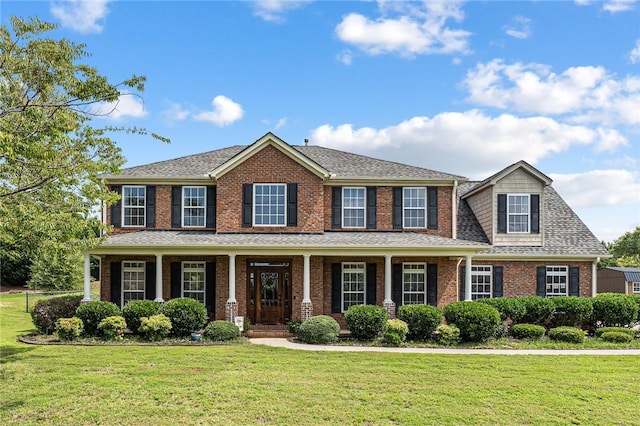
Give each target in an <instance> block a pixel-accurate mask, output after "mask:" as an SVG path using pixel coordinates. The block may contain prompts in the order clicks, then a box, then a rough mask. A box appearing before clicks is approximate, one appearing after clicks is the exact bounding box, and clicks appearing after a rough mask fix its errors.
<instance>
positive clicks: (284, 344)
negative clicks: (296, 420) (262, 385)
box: [249, 338, 640, 355]
mask: <svg viewBox="0 0 640 426" xmlns="http://www.w3.org/2000/svg"><path fill="white" fill-rule="evenodd" d="M249 340H250V341H251V343H252V344H254V345H264V346H271V347H274V348H286V349H296V350H301V351H328V352H393V353H406V354H457V355H640V349H457V348H455V349H454V348H387V347H379V346H338V345H336V346H334V345H308V344H306V343H297V342H292V341H290V340H288V339H286V338H259V339H249Z"/></svg>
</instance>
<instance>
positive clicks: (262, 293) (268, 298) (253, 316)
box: [247, 262, 291, 324]
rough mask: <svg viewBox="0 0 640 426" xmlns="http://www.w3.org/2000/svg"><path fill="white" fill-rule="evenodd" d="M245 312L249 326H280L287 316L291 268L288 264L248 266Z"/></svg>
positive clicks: (289, 306) (267, 263)
mask: <svg viewBox="0 0 640 426" xmlns="http://www.w3.org/2000/svg"><path fill="white" fill-rule="evenodd" d="M247 278H248V279H247V287H248V288H247V293H248V296H249V297H247V305H248V306H247V312H248V313H249V319H250V320H251V322H252V323H253V324H284V323H285V322H286V320H288V319H290V316H291V268H290V264H289V263H288V262H278V263H270V262H250V263H249V268H248V277H247Z"/></svg>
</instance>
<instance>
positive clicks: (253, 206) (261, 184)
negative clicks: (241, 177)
mask: <svg viewBox="0 0 640 426" xmlns="http://www.w3.org/2000/svg"><path fill="white" fill-rule="evenodd" d="M258 186H281V187H283V188H284V223H283V224H282V225H279V224H277V223H276V224H266V225H265V224H256V188H257V187H258ZM251 207H252V214H251V216H252V217H251V221H252V223H251V224H252V226H254V227H258V228H262V227H265V228H282V227H285V226H287V184H286V183H254V184H253V199H252V206H251Z"/></svg>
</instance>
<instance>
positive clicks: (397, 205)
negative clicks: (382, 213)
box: [392, 186, 402, 229]
mask: <svg viewBox="0 0 640 426" xmlns="http://www.w3.org/2000/svg"><path fill="white" fill-rule="evenodd" d="M392 195H393V200H392V202H393V219H392V220H393V229H402V188H401V187H398V186H396V187H393V194H392Z"/></svg>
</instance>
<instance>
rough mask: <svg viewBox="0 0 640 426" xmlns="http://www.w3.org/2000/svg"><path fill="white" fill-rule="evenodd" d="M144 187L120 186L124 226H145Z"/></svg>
mask: <svg viewBox="0 0 640 426" xmlns="http://www.w3.org/2000/svg"><path fill="white" fill-rule="evenodd" d="M145 207H146V187H144V186H123V187H122V211H123V214H122V215H123V217H124V221H123V225H124V226H145V211H146V208H145Z"/></svg>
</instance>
